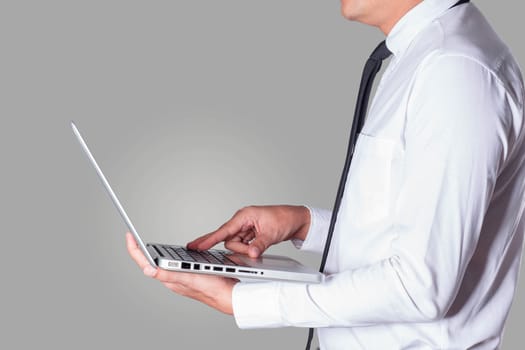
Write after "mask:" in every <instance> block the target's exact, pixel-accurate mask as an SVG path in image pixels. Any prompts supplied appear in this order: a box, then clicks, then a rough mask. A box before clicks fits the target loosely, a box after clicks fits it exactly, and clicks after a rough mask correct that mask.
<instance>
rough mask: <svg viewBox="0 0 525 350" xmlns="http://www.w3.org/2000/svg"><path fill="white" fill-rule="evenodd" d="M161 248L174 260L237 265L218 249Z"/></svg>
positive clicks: (164, 246)
mask: <svg viewBox="0 0 525 350" xmlns="http://www.w3.org/2000/svg"><path fill="white" fill-rule="evenodd" d="M161 247H162V248H164V250H165V251H166V252H167V253H168V254H169V255H171V257H172V258H173V259H174V260H183V261H192V262H196V263H210V264H219V265H229V266H238V264H236V263H235V262H233V261H232V260H230V259H229V258H228V256H227V255H226V254H225V253H226V252H223V251H220V250H213V249H210V250H204V251H196V250H189V249H186V248H184V247H172V246H167V245H162V246H161Z"/></svg>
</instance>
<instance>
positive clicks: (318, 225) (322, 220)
mask: <svg viewBox="0 0 525 350" xmlns="http://www.w3.org/2000/svg"><path fill="white" fill-rule="evenodd" d="M306 208H308V210H309V211H310V227H309V229H308V233H307V234H306V239H305V240H304V241H301V240H298V239H294V240H292V243H293V244H294V245H295V247H296V248H298V249H301V250H304V251H311V252H316V253H322V252H323V250H324V245H325V242H326V236H327V234H328V227H329V225H330V219H331V217H332V212H331V211H329V210H326V209H318V208H310V207H308V206H306Z"/></svg>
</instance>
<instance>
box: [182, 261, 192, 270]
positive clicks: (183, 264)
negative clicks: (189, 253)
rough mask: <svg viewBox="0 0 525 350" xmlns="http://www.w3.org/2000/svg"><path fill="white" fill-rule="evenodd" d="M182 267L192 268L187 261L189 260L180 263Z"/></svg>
mask: <svg viewBox="0 0 525 350" xmlns="http://www.w3.org/2000/svg"><path fill="white" fill-rule="evenodd" d="M180 267H181V268H183V269H185V270H189V269H191V264H190V263H187V262H183V263H182V264H180Z"/></svg>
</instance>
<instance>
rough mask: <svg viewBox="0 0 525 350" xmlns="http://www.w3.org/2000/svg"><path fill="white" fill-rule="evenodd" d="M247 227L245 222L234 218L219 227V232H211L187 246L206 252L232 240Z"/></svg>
mask: <svg viewBox="0 0 525 350" xmlns="http://www.w3.org/2000/svg"><path fill="white" fill-rule="evenodd" d="M245 226H246V225H244V222H243V220H241V219H240V218H238V217H237V216H234V217H233V218H231V219H230V220H229V221H227V222H226V223H225V224H224V225H222V226H221V227H219V228H218V229H217V230H215V231H213V232H210V233H208V234H206V235H204V236H202V237H199V238H197V239H196V240H194V241H192V242H190V243H188V244H187V247H188V248H189V249H195V250H206V249H210V248H211V247H213V246H214V245H216V244H217V243H219V242H223V241H226V240H229V239H231V238H232V237H233V236H235V235H236V234H238V233H241V232H243V231H245V230H244V228H245Z"/></svg>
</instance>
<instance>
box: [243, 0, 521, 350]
mask: <svg viewBox="0 0 525 350" xmlns="http://www.w3.org/2000/svg"><path fill="white" fill-rule="evenodd" d="M456 2H457V0H425V1H423V2H421V3H420V4H419V5H417V6H416V7H415V8H413V9H412V10H411V11H409V12H408V13H407V14H406V15H405V16H404V17H403V18H402V19H401V20H400V21H399V22H398V23H397V24H396V25H395V27H394V28H393V30H392V31H391V33H390V34H389V35H388V37H387V40H386V43H387V47H388V48H389V49H390V50H391V51H392V52H393V58H392V59H391V61H390V63H389V66H388V68H387V69H386V71H385V73H384V75H383V77H382V79H381V81H380V83H379V86H378V89H377V93H376V96H375V98H374V100H373V102H372V104H371V106H370V110H369V114H368V117H367V120H366V122H365V125H364V128H363V131H362V133H361V134H360V136H359V139H358V142H357V146H356V151H355V154H354V159H353V163H352V166H351V169H350V173H349V176H348V179H347V184H346V190H345V194H344V197H343V201H342V204H341V208H340V211H339V218H338V220H337V225H336V228H335V231H334V236H333V240H332V244H331V249H330V254H329V257H328V261H327V265H326V272H327V273H328V277H327V279H326V281H325V282H324V283H322V284H318V285H307V284H295V283H281V282H266V283H250V284H245V283H238V284H237V285H236V286H235V288H234V292H233V308H234V315H235V319H236V322H237V324H238V326H239V327H241V328H262V327H284V326H297V327H315V328H318V330H317V332H318V335H319V339H320V344H321V348H322V349H378V350H389V349H496V348H498V347H499V344H500V342H501V336H502V331H503V326H504V323H505V319H506V317H507V314H508V312H509V308H510V305H511V302H512V298H513V295H514V291H515V287H516V282H517V278H518V270H519V266H520V259H521V251H522V243H523V235H524V231H525V219H524V215H523V212H524V206H525V200H524V193H525V142H524V137H525V130H524V128H525V124H524V110H523V100H524V89H523V82H522V77H521V73H520V70H519V67H518V65H517V64H516V62H515V60H514V59H513V57H512V55H511V53H510V52H509V49H508V48H507V47H506V46H505V44H504V43H503V42H502V41H501V40H500V39H499V38H498V36H497V35H496V34H495V33H494V31H493V30H492V29H491V27H490V25H489V24H488V23H487V21H486V20H485V18H484V17H483V16H482V14H481V13H480V12H479V11H478V9H477V8H476V7H475V5H473V4H465V5H460V6H457V7H454V8H451V7H452V6H453V5H454V4H455V3H456ZM311 217H312V221H311V226H310V230H309V233H308V236H307V238H306V240H305V241H304V242H303V243H302V247H301V248H302V249H304V250H310V251H315V252H322V250H323V247H324V243H325V240H326V235H327V231H328V223H329V220H330V212H328V211H325V210H320V209H311Z"/></svg>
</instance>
